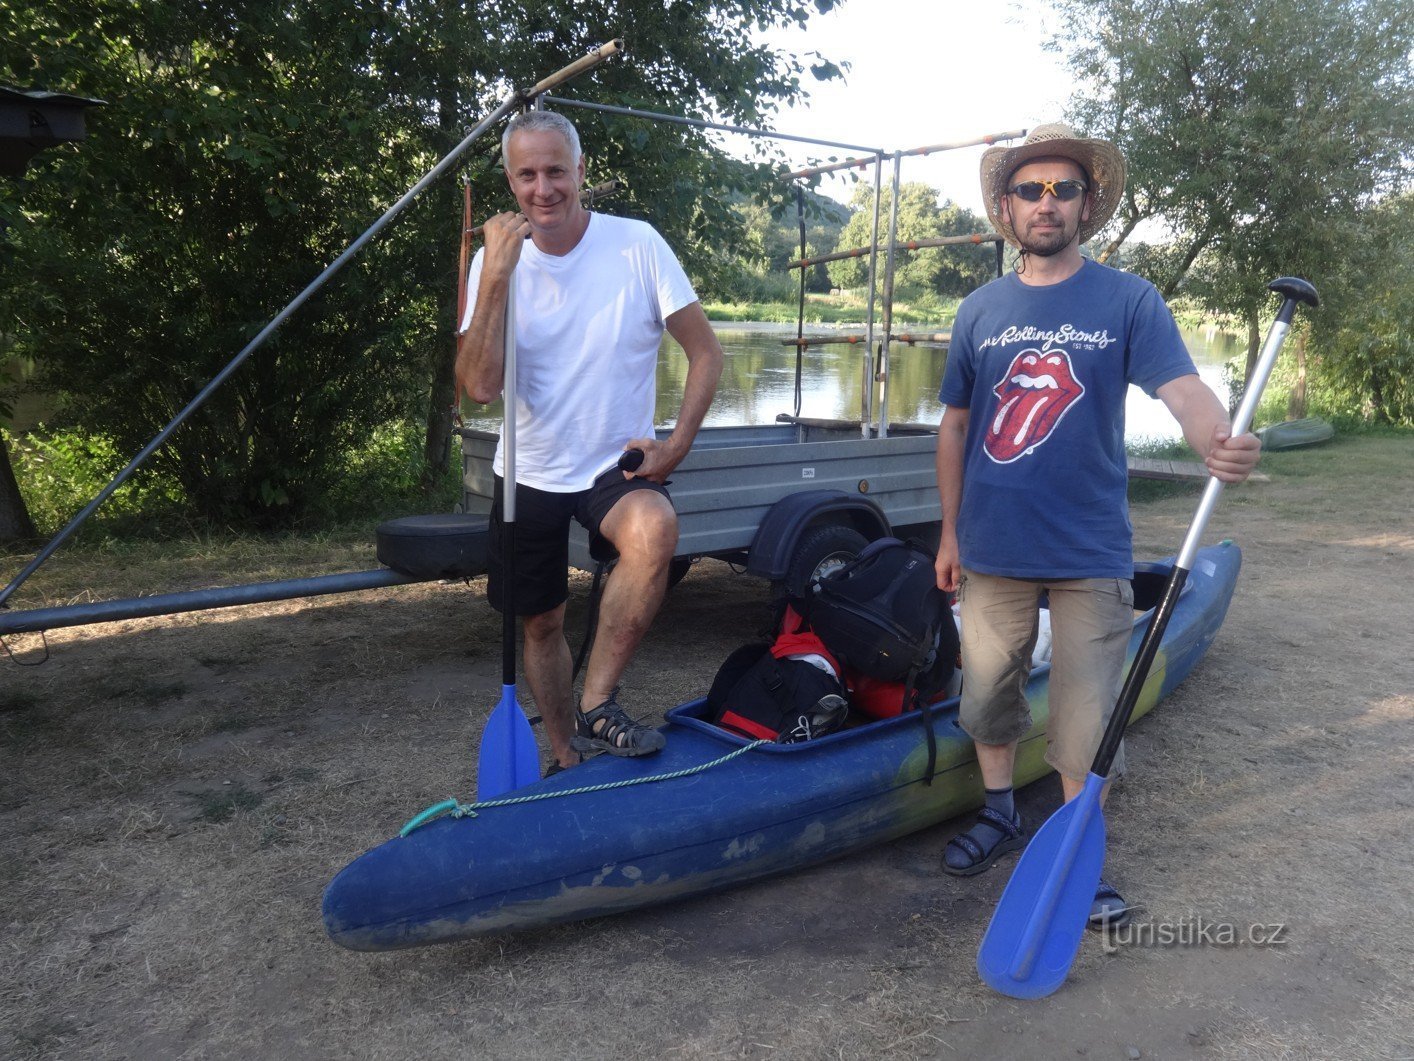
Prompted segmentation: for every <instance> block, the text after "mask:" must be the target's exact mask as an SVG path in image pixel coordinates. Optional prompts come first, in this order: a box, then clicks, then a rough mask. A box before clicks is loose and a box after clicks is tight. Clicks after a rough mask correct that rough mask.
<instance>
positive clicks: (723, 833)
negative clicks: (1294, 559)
mask: <svg viewBox="0 0 1414 1061" xmlns="http://www.w3.org/2000/svg"><path fill="white" fill-rule="evenodd" d="M1241 564H1242V551H1241V550H1240V549H1239V548H1238V547H1237V546H1235V545H1233V544H1232V543H1230V542H1224V543H1223V544H1221V545H1217V546H1213V547H1211V548H1207V549H1203V550H1201V551H1200V552H1199V553H1198V556H1197V559H1196V561H1195V563H1194V565H1193V571H1192V573H1191V575H1190V576H1189V578H1188V582H1187V585H1186V586H1185V587H1184V590H1183V593H1182V595H1181V596H1180V598H1179V601H1178V604H1177V606H1176V608H1175V610H1174V614H1173V618H1172V619H1171V620H1170V622H1169V626H1168V629H1167V631H1166V632H1165V635H1164V639H1163V642H1162V645H1161V647H1160V651H1159V655H1158V658H1157V659H1156V660H1155V662H1154V666H1153V668H1152V670H1151V672H1150V674H1149V679H1148V681H1147V682H1146V683H1145V686H1144V691H1143V694H1142V696H1141V698H1140V701H1139V704H1138V706H1137V708H1136V710H1135V712H1134V717H1136V718H1137V717H1139V716H1140V715H1142V714H1143V713H1145V712H1146V711H1148V710H1149V708H1151V707H1153V706H1154V705H1155V704H1156V703H1158V701H1159V700H1160V699H1162V698H1163V697H1164V696H1165V695H1166V694H1168V693H1169V692H1170V691H1172V690H1173V688H1174V687H1175V686H1177V685H1178V684H1179V682H1181V681H1183V679H1184V678H1185V677H1187V675H1188V674H1189V672H1190V671H1191V670H1192V669H1193V667H1194V666H1195V665H1196V664H1197V663H1198V661H1199V660H1200V659H1202V657H1203V654H1204V653H1205V652H1206V651H1207V649H1208V646H1209V645H1210V644H1212V641H1213V638H1214V637H1216V636H1217V632H1218V629H1219V627H1221V625H1222V622H1223V618H1224V617H1225V616H1226V614H1227V608H1228V603H1229V601H1230V600H1231V599H1232V593H1233V589H1234V587H1235V585H1236V582H1237V573H1238V570H1239V568H1240V567H1241ZM1170 567H1171V563H1170V562H1161V563H1149V564H1140V565H1137V566H1136V570H1135V580H1134V584H1135V601H1136V607H1139V608H1144V607H1152V606H1153V605H1154V604H1155V603H1157V600H1158V597H1159V594H1160V593H1161V592H1162V589H1163V586H1164V582H1165V580H1166V579H1167V577H1168V573H1169V570H1170ZM1147 620H1148V615H1147V613H1146V614H1144V615H1141V616H1140V617H1138V618H1137V619H1136V622H1135V632H1134V636H1133V638H1132V640H1131V643H1130V653H1131V655H1132V654H1133V653H1134V652H1135V651H1136V650H1137V648H1138V645H1139V640H1140V637H1141V635H1142V633H1143V626H1144V625H1145V624H1146V623H1147ZM1049 673H1050V667H1049V666H1041V667H1039V668H1037V669H1036V670H1035V671H1034V672H1033V673H1032V675H1031V680H1030V684H1029V685H1028V686H1027V695H1028V698H1029V699H1030V702H1031V709H1032V714H1033V716H1034V718H1035V725H1034V726H1033V728H1032V730H1031V731H1030V733H1028V734H1027V736H1026V737H1025V738H1024V739H1023V741H1022V743H1021V748H1020V751H1019V753H1018V756H1017V783H1018V784H1026V783H1027V782H1030V781H1034V780H1036V779H1037V778H1039V777H1041V776H1043V775H1044V774H1046V773H1047V772H1048V771H1049V770H1050V767H1049V766H1048V765H1047V764H1046V762H1045V761H1044V759H1043V756H1044V753H1045V743H1046V742H1045V723H1046V715H1047V700H1046V694H1047V684H1048V680H1049ZM705 712H706V707H705V702H704V701H703V700H694V701H691V702H689V703H686V704H682V705H681V706H679V707H675V708H673V709H672V710H670V711H668V713H667V722H666V724H665V726H664V732H665V733H666V735H667V738H668V744H667V748H666V749H664V751H663V752H661V753H660V754H658V755H655V756H651V757H648V758H643V759H626V758H615V757H613V756H608V755H601V756H598V757H597V758H594V759H592V760H590V761H589V762H586V763H584V764H583V765H582V766H578V767H576V768H575V769H573V770H567V771H565V772H563V773H560V774H557V775H555V776H554V777H551V778H546V779H545V780H542V781H537V782H535V783H534V784H532V785H528V786H526V787H525V788H522V789H519V790H517V791H515V792H512V793H508V794H507V795H506V796H505V797H502V798H503V799H504V800H523V801H522V802H513V803H510V804H509V805H502V806H492V807H485V808H482V809H478V810H477V811H476V812H475V815H474V816H471V815H467V816H461V817H453V816H447V817H440V818H437V819H435V820H432V821H429V822H427V824H425V825H422V826H420V827H418V828H415V829H412V830H411V831H407V832H406V835H403V836H399V837H397V838H395V839H392V840H389V841H388V842H387V843H384V844H382V845H381V846H379V847H377V848H374V849H373V850H372V851H369V852H367V853H366V854H364V855H362V856H360V857H359V858H357V859H355V860H354V861H353V862H352V863H350V864H349V865H348V866H347V867H345V868H344V869H343V870H342V871H341V872H340V873H339V874H338V876H336V877H335V878H334V879H333V881H332V882H330V884H329V886H328V888H327V889H326V890H325V893H324V924H325V927H326V928H327V930H328V932H329V936H330V938H331V939H332V940H333V941H334V942H335V943H337V944H339V945H340V946H343V947H348V948H351V949H353V950H364V951H376V950H388V949H393V948H399V947H414V946H420V945H423V944H428V943H442V942H448V941H452V940H459V939H468V938H473V937H477V936H486V935H491V934H495V933H501V932H511V931H515V930H519V929H526V928H534V927H537V926H541V925H548V924H552V923H555V922H563V921H575V920H579V919H582V918H590V917H599V916H602V915H605V914H615V913H622V912H623V911H626V910H633V909H636V908H638V907H642V906H647V905H649V904H653V903H662V902H668V901H671V900H674V899H682V898H685V897H687V896H691V895H699V894H701V893H704V892H709V891H713V890H715V889H718V888H724V887H728V886H730V885H735V884H741V883H743V882H745V881H750V880H756V879H758V878H760V877H766V876H769V875H771V874H775V873H782V872H785V871H788V870H794V869H799V868H800V867H802V866H807V865H811V864H813V863H817V862H823V861H825V860H826V859H831V858H836V857H838V856H840V855H845V854H848V853H850V852H852V851H858V850H859V849H861V848H864V847H868V846H869V845H871V844H877V843H881V842H884V841H887V840H893V839H896V838H898V837H901V836H904V835H907V834H908V833H912V832H914V831H916V830H918V829H923V828H926V827H928V826H930V825H934V824H937V823H938V822H941V821H945V820H946V819H948V818H951V817H953V816H955V815H958V814H961V813H963V812H965V811H967V810H969V809H972V808H974V807H977V806H979V805H980V804H981V802H982V783H981V779H980V776H979V774H978V771H977V763H976V760H975V758H974V757H973V752H972V743H971V741H970V740H969V739H968V738H967V736H966V735H965V734H964V733H963V732H962V730H961V729H960V728H959V726H958V722H957V700H956V698H954V699H951V700H945V701H943V702H942V703H941V704H939V705H937V706H936V707H935V708H934V709H933V711H932V722H931V725H932V728H933V732H934V735H935V739H936V748H937V759H936V766H935V773H934V776H933V778H932V783H931V784H928V783H925V782H926V778H925V775H926V773H927V764H928V741H927V738H926V733H925V731H924V723H923V715H922V714H920V713H911V714H906V715H902V716H899V717H897V718H891V719H885V720H881V721H875V722H869V723H866V724H864V725H859V726H855V727H853V728H849V729H845V730H842V731H840V732H837V733H833V734H831V735H829V736H827V737H822V738H819V739H817V740H813V741H808V742H805V743H802V744H793V745H775V744H758V745H756V746H754V747H751V746H750V745H751V744H752V743H753V742H750V741H748V740H745V739H744V738H741V737H738V736H735V735H733V734H731V733H728V732H726V731H724V730H721V729H718V728H717V727H715V726H713V725H711V724H710V723H709V722H708V721H707V720H706V718H705V717H704V715H705ZM722 760H725V761H722ZM709 764H712V765H709ZM660 775H679V776H673V777H665V778H663V779H661V780H650V781H646V782H645V783H633V782H637V781H641V780H642V779H645V778H658V777H660ZM625 782H629V783H628V784H625ZM606 786H618V787H606ZM524 797H545V798H533V799H524Z"/></svg>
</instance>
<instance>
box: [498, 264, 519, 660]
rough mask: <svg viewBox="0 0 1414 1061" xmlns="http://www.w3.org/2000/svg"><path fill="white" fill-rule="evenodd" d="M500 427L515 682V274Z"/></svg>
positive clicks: (506, 609)
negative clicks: (501, 424) (501, 425)
mask: <svg viewBox="0 0 1414 1061" xmlns="http://www.w3.org/2000/svg"><path fill="white" fill-rule="evenodd" d="M504 350H505V354H504V366H503V368H504V373H505V378H504V382H503V383H502V385H501V404H502V405H503V406H504V413H503V425H504V426H503V427H502V429H501V470H502V484H501V577H502V582H501V684H502V685H515V683H516V274H515V271H514V270H512V271H511V276H510V279H509V280H507V281H506V324H505V339H504Z"/></svg>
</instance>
